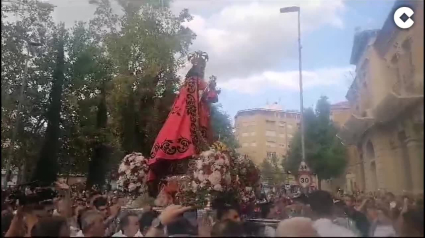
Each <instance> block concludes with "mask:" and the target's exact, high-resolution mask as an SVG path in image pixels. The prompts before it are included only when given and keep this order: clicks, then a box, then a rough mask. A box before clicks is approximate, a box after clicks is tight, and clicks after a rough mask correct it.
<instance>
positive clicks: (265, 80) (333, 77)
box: [219, 66, 354, 95]
mask: <svg viewBox="0 0 425 238" xmlns="http://www.w3.org/2000/svg"><path fill="white" fill-rule="evenodd" d="M353 70H354V66H353V67H343V68H323V69H318V70H313V71H303V74H302V76H303V89H309V88H313V87H316V86H333V87H335V90H338V89H342V90H346V89H347V86H348V85H347V82H348V81H349V80H348V75H349V72H352V71H353ZM350 83H351V82H350ZM219 86H220V87H222V88H224V89H227V90H232V91H238V92H240V93H246V94H251V95H255V94H260V93H262V92H264V91H266V90H267V89H277V88H280V89H285V90H289V91H299V74H298V71H296V70H295V71H283V72H276V71H265V72H263V73H260V74H256V75H252V76H249V77H246V78H232V79H230V80H228V81H225V82H219Z"/></svg>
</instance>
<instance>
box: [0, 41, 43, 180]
mask: <svg viewBox="0 0 425 238" xmlns="http://www.w3.org/2000/svg"><path fill="white" fill-rule="evenodd" d="M25 42H26V43H27V51H28V55H27V56H26V59H25V68H24V74H23V76H22V82H21V83H22V85H21V91H20V93H19V98H18V109H17V112H16V122H15V127H14V128H13V129H12V138H11V140H10V143H9V153H8V155H7V160H6V176H5V179H4V181H2V182H3V188H7V182H9V181H8V180H9V177H10V172H11V171H10V169H11V168H10V167H11V166H12V157H13V156H12V155H13V150H14V147H15V141H16V137H17V135H18V127H19V121H20V120H21V108H22V101H23V100H24V96H25V95H24V94H25V86H26V83H27V74H28V63H29V58H30V57H31V52H32V51H31V47H37V46H42V44H41V43H38V42H32V41H29V40H25Z"/></svg>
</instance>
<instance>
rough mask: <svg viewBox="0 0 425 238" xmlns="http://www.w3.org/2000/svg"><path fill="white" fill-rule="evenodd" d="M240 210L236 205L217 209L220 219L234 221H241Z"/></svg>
mask: <svg viewBox="0 0 425 238" xmlns="http://www.w3.org/2000/svg"><path fill="white" fill-rule="evenodd" d="M239 214H240V212H239V209H238V208H237V207H236V206H223V207H221V208H218V209H217V219H218V220H232V221H234V222H240V221H241V218H240V215H239Z"/></svg>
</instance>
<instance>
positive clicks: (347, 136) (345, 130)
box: [336, 114, 375, 145]
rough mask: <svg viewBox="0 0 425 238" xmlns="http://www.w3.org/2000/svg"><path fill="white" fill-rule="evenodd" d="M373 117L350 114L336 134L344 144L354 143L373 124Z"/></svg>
mask: <svg viewBox="0 0 425 238" xmlns="http://www.w3.org/2000/svg"><path fill="white" fill-rule="evenodd" d="M374 123H375V120H374V118H373V117H359V116H356V115H353V114H352V115H351V116H350V118H349V119H348V120H347V121H346V122H345V124H344V125H343V126H342V127H341V129H340V130H339V132H338V134H337V135H336V136H337V137H338V138H339V139H341V140H342V142H343V143H344V144H345V145H354V144H356V143H357V141H358V140H359V139H360V137H361V136H362V135H363V133H365V132H366V131H367V130H368V129H369V128H371V127H372V126H373V124H374Z"/></svg>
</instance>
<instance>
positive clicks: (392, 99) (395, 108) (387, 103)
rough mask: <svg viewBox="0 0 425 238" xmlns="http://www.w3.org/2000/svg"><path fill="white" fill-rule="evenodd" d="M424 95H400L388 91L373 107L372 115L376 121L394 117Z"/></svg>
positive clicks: (385, 120) (388, 119)
mask: <svg viewBox="0 0 425 238" xmlns="http://www.w3.org/2000/svg"><path fill="white" fill-rule="evenodd" d="M423 98H424V95H403V96H402V95H400V94H397V93H395V92H394V91H391V92H389V93H388V94H387V95H386V96H385V97H384V99H383V100H382V101H381V102H380V103H379V104H378V105H377V106H376V107H375V109H374V110H373V115H374V116H375V119H376V120H377V121H378V122H387V121H390V120H391V119H393V118H394V117H396V116H397V115H398V114H399V113H400V112H402V111H403V110H404V109H406V107H408V106H410V105H412V104H414V103H416V102H418V101H420V100H423Z"/></svg>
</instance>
